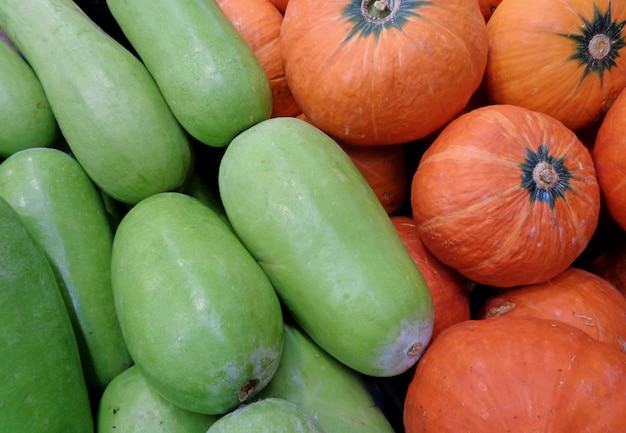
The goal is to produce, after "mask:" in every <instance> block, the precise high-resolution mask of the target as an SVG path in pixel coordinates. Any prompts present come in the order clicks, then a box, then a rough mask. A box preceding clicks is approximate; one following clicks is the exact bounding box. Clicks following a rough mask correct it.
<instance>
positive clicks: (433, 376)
mask: <svg viewBox="0 0 626 433" xmlns="http://www.w3.org/2000/svg"><path fill="white" fill-rule="evenodd" d="M625 401H626V355H625V354H624V352H621V351H620V350H618V349H616V348H615V347H614V346H612V345H610V344H606V343H603V342H600V341H597V340H595V339H593V338H591V337H590V336H589V335H587V334H586V333H584V332H583V331H581V330H580V329H578V328H575V327H573V326H571V325H568V324H566V323H563V322H559V321H550V320H546V319H538V318H534V317H528V316H527V317H507V316H503V317H498V318H494V319H490V320H473V321H465V322H461V323H458V324H456V325H453V326H451V327H450V328H448V329H446V330H445V331H443V332H442V333H441V334H439V336H438V337H437V339H435V340H434V341H432V343H431V345H430V346H429V347H428V348H427V349H426V352H425V353H424V355H423V356H422V358H421V359H420V360H419V361H418V363H417V365H416V367H415V374H414V376H413V378H412V380H411V382H410V384H409V388H408V391H407V394H406V399H405V405H404V426H405V431H406V433H418V432H436V433H458V432H472V433H482V432H520V433H522V432H523V433H526V432H550V433H572V432H595V433H601V432H602V433H605V432H624V431H626V417H625V416H624V402H625Z"/></svg>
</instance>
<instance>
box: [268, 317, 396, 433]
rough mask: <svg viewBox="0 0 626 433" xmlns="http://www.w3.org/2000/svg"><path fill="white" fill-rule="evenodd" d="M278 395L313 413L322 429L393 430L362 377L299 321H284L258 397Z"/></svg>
mask: <svg viewBox="0 0 626 433" xmlns="http://www.w3.org/2000/svg"><path fill="white" fill-rule="evenodd" d="M272 397H273V398H282V399H285V400H287V401H290V402H292V403H295V405H296V406H298V407H299V408H300V409H301V410H303V411H304V412H306V413H308V414H310V415H311V416H313V418H314V419H315V420H316V421H317V423H318V424H319V425H320V427H322V428H323V429H324V431H325V432H326V433H394V429H393V426H392V425H391V424H390V423H389V421H388V420H387V418H386V417H385V414H384V413H383V412H382V410H381V409H380V408H379V407H378V406H377V405H376V402H375V401H374V399H373V397H372V395H371V394H370V392H369V390H368V388H367V386H366V384H365V382H364V379H363V377H362V376H361V375H360V374H359V373H357V372H356V371H354V370H352V369H350V368H348V367H346V366H345V365H344V364H342V363H340V362H339V361H337V360H336V359H335V358H333V357H332V356H330V355H329V354H328V353H326V352H325V351H324V350H322V349H321V348H320V347H319V346H318V345H317V344H315V342H314V341H313V340H311V338H310V337H309V336H308V335H306V333H304V332H303V331H302V330H301V329H300V328H299V327H298V326H297V325H293V324H289V323H285V345H284V348H283V355H282V357H281V358H280V365H279V366H278V370H277V371H276V374H275V375H274V377H273V378H272V380H271V381H270V383H269V384H268V385H267V386H266V387H265V388H264V389H263V390H262V391H261V392H260V393H259V395H258V396H257V398H258V399H264V398H272Z"/></svg>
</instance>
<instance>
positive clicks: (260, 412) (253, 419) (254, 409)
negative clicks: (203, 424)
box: [207, 398, 326, 433]
mask: <svg viewBox="0 0 626 433" xmlns="http://www.w3.org/2000/svg"><path fill="white" fill-rule="evenodd" d="M252 431H253V432H255V433H276V432H280V433H326V432H325V431H324V430H323V429H322V427H320V426H319V424H318V423H317V422H316V421H315V420H314V419H313V417H312V416H311V415H309V414H308V413H306V412H304V411H303V410H302V409H300V408H299V407H298V406H296V405H295V404H293V403H291V402H290V401H287V400H284V399H281V398H267V399H264V400H257V401H254V402H252V403H248V404H246V405H244V406H240V407H239V408H237V409H236V410H234V411H232V412H230V413H228V414H226V415H224V416H223V417H222V418H220V419H218V420H217V421H215V423H213V425H212V426H211V427H210V428H209V430H208V431H207V433H249V432H252Z"/></svg>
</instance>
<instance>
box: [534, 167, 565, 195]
mask: <svg viewBox="0 0 626 433" xmlns="http://www.w3.org/2000/svg"><path fill="white" fill-rule="evenodd" d="M533 180H534V181H535V183H536V184H537V187H539V188H541V189H545V190H550V189H552V188H554V187H555V186H556V184H557V183H559V174H558V173H557V172H556V170H555V169H554V167H553V166H552V164H550V163H549V162H546V161H540V162H539V163H537V165H536V166H535V168H534V169H533Z"/></svg>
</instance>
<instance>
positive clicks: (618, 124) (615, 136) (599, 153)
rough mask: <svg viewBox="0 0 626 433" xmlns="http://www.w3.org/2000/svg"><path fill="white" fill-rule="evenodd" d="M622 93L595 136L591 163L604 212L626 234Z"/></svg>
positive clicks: (625, 125) (625, 133)
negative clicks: (595, 173)
mask: <svg viewBox="0 0 626 433" xmlns="http://www.w3.org/2000/svg"><path fill="white" fill-rule="evenodd" d="M625 118H626V92H622V93H620V95H619V96H618V98H617V99H616V100H615V102H614V103H613V105H612V106H611V108H610V109H609V111H608V112H607V113H606V116H605V117H604V119H603V120H602V124H601V125H600V128H599V129H598V133H597V134H596V141H595V144H594V146H593V159H594V162H595V166H596V170H597V172H598V182H600V187H601V188H602V195H603V197H604V203H605V205H606V208H607V210H608V212H609V214H610V215H611V217H612V218H613V219H614V220H615V222H616V223H617V224H619V226H620V227H621V228H623V229H625V230H626V182H624V173H625V172H626V151H624V149H626V122H624V119H625Z"/></svg>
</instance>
